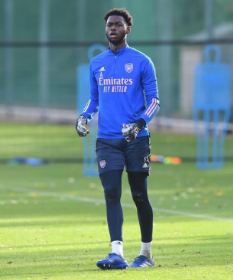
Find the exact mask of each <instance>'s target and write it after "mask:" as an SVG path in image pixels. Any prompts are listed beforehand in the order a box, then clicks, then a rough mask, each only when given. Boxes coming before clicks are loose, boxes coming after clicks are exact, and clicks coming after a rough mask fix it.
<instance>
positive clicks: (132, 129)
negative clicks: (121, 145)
mask: <svg viewBox="0 0 233 280" xmlns="http://www.w3.org/2000/svg"><path fill="white" fill-rule="evenodd" d="M145 125H146V122H145V120H144V119H139V120H138V121H137V122H136V123H129V124H123V128H122V134H123V136H124V137H125V140H126V141H127V142H132V141H133V140H135V139H136V137H137V135H138V132H139V131H140V130H141V129H142V128H143V127H145Z"/></svg>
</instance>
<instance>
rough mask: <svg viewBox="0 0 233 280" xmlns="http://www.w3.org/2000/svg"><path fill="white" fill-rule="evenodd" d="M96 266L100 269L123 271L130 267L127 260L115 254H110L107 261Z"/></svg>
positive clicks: (99, 262)
mask: <svg viewBox="0 0 233 280" xmlns="http://www.w3.org/2000/svg"><path fill="white" fill-rule="evenodd" d="M96 265H97V266H98V267H99V268H100V269H117V268H121V269H123V268H127V267H128V264H127V261H126V259H125V258H124V257H122V256H120V255H117V254H115V253H110V254H108V256H107V258H106V259H104V260H100V261H98V262H97V263H96Z"/></svg>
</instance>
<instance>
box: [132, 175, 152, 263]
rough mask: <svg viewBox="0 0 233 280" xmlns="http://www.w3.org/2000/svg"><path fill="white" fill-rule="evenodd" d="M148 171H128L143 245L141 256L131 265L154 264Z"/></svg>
mask: <svg viewBox="0 0 233 280" xmlns="http://www.w3.org/2000/svg"><path fill="white" fill-rule="evenodd" d="M147 176H148V173H147V172H128V181H129V185H130V188H131V193H132V197H133V200H134V203H135V205H136V207H137V213H138V220H139V225H140V230H141V238H142V245H141V251H140V254H139V257H137V258H136V259H135V260H134V262H133V263H132V264H131V265H130V266H131V267H145V266H152V265H154V261H153V256H152V251H151V242H152V234H153V209H152V206H151V204H150V201H149V198H148V192H147Z"/></svg>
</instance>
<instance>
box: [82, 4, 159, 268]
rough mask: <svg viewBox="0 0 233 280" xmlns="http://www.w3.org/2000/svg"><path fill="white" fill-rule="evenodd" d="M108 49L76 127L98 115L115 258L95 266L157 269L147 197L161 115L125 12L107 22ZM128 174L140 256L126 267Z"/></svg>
mask: <svg viewBox="0 0 233 280" xmlns="http://www.w3.org/2000/svg"><path fill="white" fill-rule="evenodd" d="M104 19H105V23H106V26H105V32H106V36H107V39H108V41H109V48H108V49H107V50H106V51H104V52H103V53H101V54H99V55H97V56H96V57H94V58H93V59H92V60H91V63H90V100H89V102H88V103H87V105H86V107H85V108H84V110H83V112H82V113H81V115H80V116H79V117H78V119H77V122H76V130H77V133H78V135H79V136H81V137H85V136H87V134H88V130H87V128H86V125H87V124H88V122H89V121H90V120H91V119H92V118H93V117H94V115H95V114H96V113H97V112H98V113H99V117H98V131H97V141H96V153H97V162H98V171H99V177H100V180H101V183H102V185H103V189H104V195H105V201H106V212H107V222H108V228H109V234H110V240H111V246H112V252H111V253H110V254H109V255H108V256H107V257H106V258H105V259H103V260H100V261H98V262H97V266H98V267H100V268H101V269H115V268H126V267H128V266H130V267H148V266H153V265H154V260H153V256H152V250H151V242H152V233H153V211H152V206H151V204H150V201H149V198H148V193H147V177H148V176H149V172H150V139H149V137H150V136H149V131H148V126H147V125H148V123H149V122H150V120H151V119H152V118H153V116H154V115H155V114H156V113H157V112H158V111H159V96H158V88H157V80H156V74H155V68H154V65H153V63H152V61H151V59H150V58H149V57H147V56H146V55H145V54H143V53H141V52H139V51H137V50H135V49H133V48H131V47H129V45H128V44H127V35H128V34H129V33H130V32H131V26H132V24H133V19H132V17H131V15H130V14H129V12H128V11H127V10H125V9H123V8H119V9H118V8H115V9H112V10H110V11H109V12H108V13H107V14H106V15H105V17H104ZM124 168H126V172H127V175H128V182H129V186H130V189H131V193H132V198H133V200H134V203H135V205H136V207H137V214H138V220H139V225H140V232H141V251H140V253H139V255H138V257H136V258H135V259H134V261H132V263H130V264H129V265H128V263H127V261H126V259H125V257H124V254H123V238H122V225H123V212H122V207H121V201H120V200H121V189H122V172H123V170H124Z"/></svg>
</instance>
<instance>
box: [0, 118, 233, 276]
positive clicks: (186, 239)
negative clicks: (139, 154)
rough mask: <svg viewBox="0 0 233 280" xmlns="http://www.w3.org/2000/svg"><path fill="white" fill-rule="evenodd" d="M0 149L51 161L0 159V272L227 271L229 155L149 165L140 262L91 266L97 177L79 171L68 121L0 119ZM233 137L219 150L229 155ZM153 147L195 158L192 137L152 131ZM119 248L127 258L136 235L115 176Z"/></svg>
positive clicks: (134, 251)
mask: <svg viewBox="0 0 233 280" xmlns="http://www.w3.org/2000/svg"><path fill="white" fill-rule="evenodd" d="M0 135H1V139H0V156H1V158H2V159H7V158H12V157H13V156H22V155H24V156H37V157H38V156H39V157H42V158H53V159H59V161H58V162H56V163H54V162H51V163H49V164H46V165H41V166H28V165H7V164H5V162H6V161H5V160H4V161H2V163H1V164H0V194H1V195H0V280H3V279H9V280H14V279H17V280H21V279H71V280H72V279H114V280H115V279H126V280H127V279H134V280H137V279H140V280H141V279H142V280H145V279H148V280H149V279H161V280H168V279H169V280H170V279H177V280H180V279H195V280H196V279H197V280H199V279H211V280H213V279H233V203H232V201H233V162H232V161H231V160H228V161H227V162H226V164H225V167H224V168H223V169H216V170H199V169H197V168H196V165H195V162H194V161H183V162H182V164H181V165H177V166H175V165H164V164H155V163H154V164H152V172H151V176H150V177H149V193H150V198H151V202H152V204H153V207H154V242H153V254H154V258H155V262H156V265H155V267H153V268H149V269H140V270H137V269H126V270H116V271H101V270H99V269H98V268H97V267H96V265H95V263H96V261H97V260H99V259H101V258H103V257H105V256H106V255H107V254H108V253H109V252H110V247H109V236H108V230H107V224H106V218H105V205H104V200H103V191H102V187H101V184H100V182H99V179H98V178H97V177H94V178H85V177H83V176H82V162H81V161H78V160H77V162H75V161H74V162H72V160H71V161H70V162H69V161H67V163H63V162H62V161H61V158H64V159H76V158H77V159H80V158H81V156H82V142H81V140H80V139H79V138H77V136H76V134H75V133H74V129H73V127H69V126H42V125H35V126H34V125H12V124H0ZM232 144H233V139H232V137H228V138H227V142H226V154H227V155H229V156H230V157H232V156H233V149H232V147H233V145H232ZM152 147H153V153H155V154H162V155H165V156H181V157H185V158H193V157H195V138H194V137H193V136H179V135H165V134H157V135H156V134H153V135H152ZM122 203H123V205H124V206H123V208H124V228H123V231H124V253H125V257H126V258H127V260H128V262H131V261H132V260H133V259H134V258H135V257H136V256H137V255H138V253H139V250H140V234H139V227H138V222H137V217H136V210H135V207H134V206H133V203H132V199H131V195H130V192H129V187H128V184H127V179H126V176H125V175H124V177H123V195H122Z"/></svg>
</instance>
